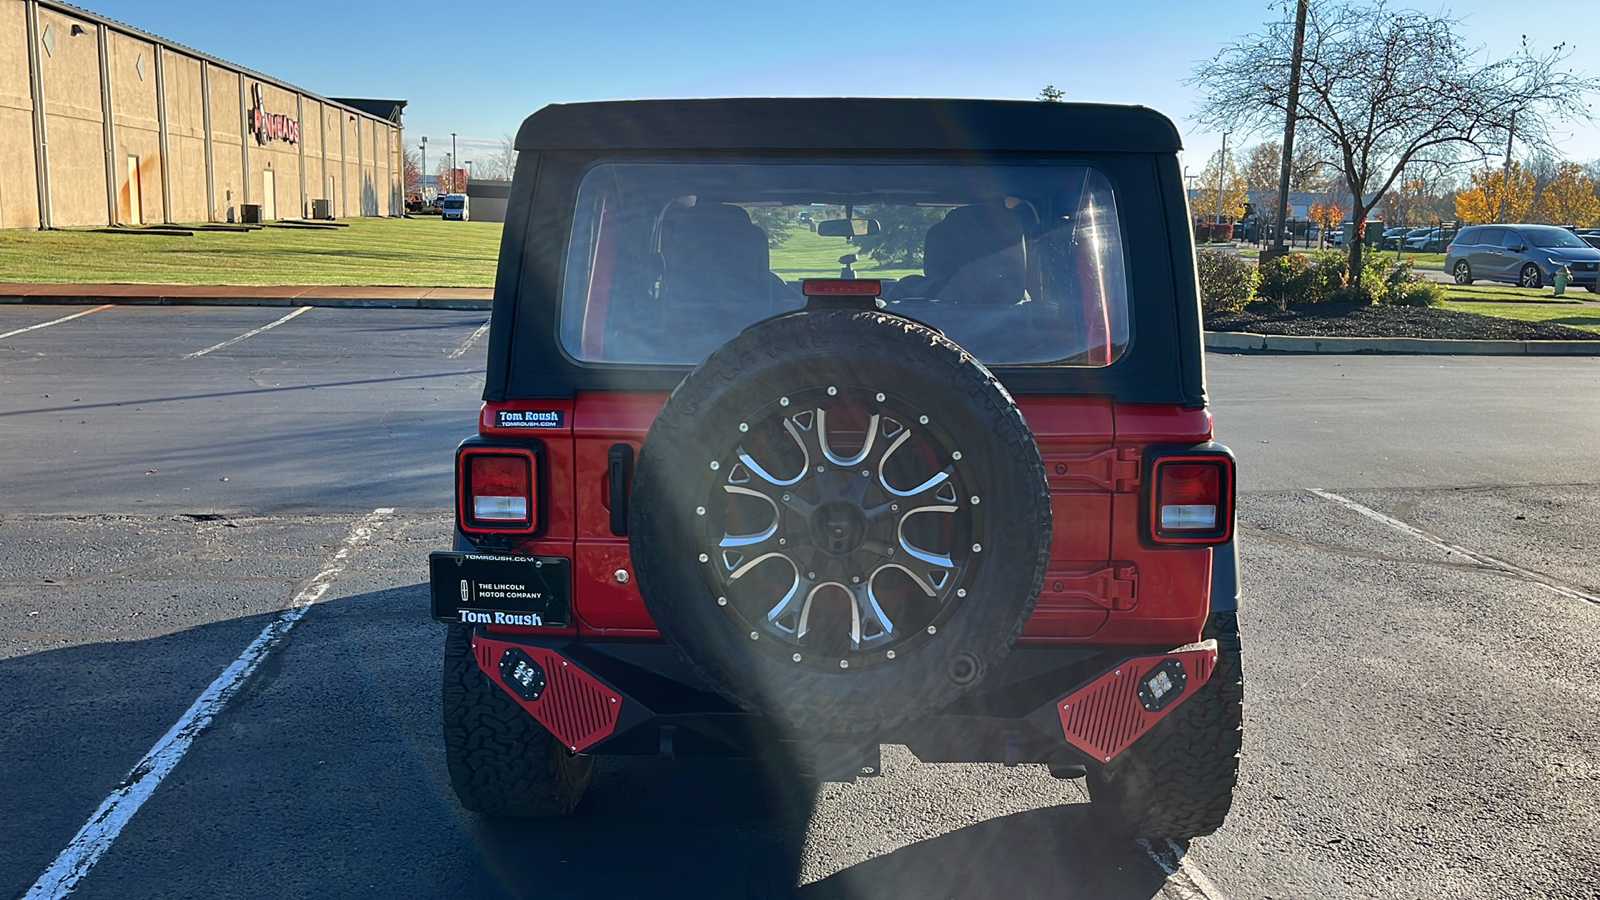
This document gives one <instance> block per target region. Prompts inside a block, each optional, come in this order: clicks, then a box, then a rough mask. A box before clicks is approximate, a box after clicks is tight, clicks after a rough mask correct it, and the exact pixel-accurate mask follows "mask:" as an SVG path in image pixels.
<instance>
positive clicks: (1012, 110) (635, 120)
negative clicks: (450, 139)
mask: <svg viewBox="0 0 1600 900" xmlns="http://www.w3.org/2000/svg"><path fill="white" fill-rule="evenodd" d="M517 149H518V150H533V151H538V150H686V149H700V150H808V149H816V150H941V151H949V150H958V151H959V150H973V151H980V152H983V151H992V152H994V151H997V152H1005V151H1022V152H1026V151H1046V152H1054V153H1061V152H1068V153H1072V152H1077V153H1095V152H1109V153H1118V152H1124V153H1176V152H1177V151H1179V150H1181V149H1183V142H1182V140H1181V139H1180V138H1179V136H1178V129H1177V128H1176V127H1175V126H1174V125H1173V124H1172V120H1170V119H1168V118H1167V117H1166V116H1163V115H1162V114H1161V113H1158V112H1156V111H1155V110H1153V109H1148V108H1146V107H1143V106H1113V105H1109V104H1101V103H1043V102H1039V101H1033V100H903V99H861V98H850V99H838V98H799V97H795V98H770V97H768V98H748V99H733V100H628V101H616V102H607V103H570V104H557V105H554V106H546V107H545V108H544V109H541V110H539V111H538V112H536V113H534V114H533V115H531V116H529V117H528V118H527V120H526V121H524V122H523V123H522V128H521V130H520V131H518V132H517Z"/></svg>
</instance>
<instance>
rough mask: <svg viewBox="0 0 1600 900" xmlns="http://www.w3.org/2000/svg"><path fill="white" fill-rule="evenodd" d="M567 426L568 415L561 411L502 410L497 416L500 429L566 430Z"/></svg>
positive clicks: (496, 422) (496, 423)
mask: <svg viewBox="0 0 1600 900" xmlns="http://www.w3.org/2000/svg"><path fill="white" fill-rule="evenodd" d="M566 424H567V417H566V414H565V413H564V412H563V411H562V410H559V409H535V410H513V409H502V410H500V411H499V412H498V413H496V414H495V425H496V426H497V427H500V428H565V427H566Z"/></svg>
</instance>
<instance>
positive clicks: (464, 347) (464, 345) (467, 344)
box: [449, 322, 489, 359]
mask: <svg viewBox="0 0 1600 900" xmlns="http://www.w3.org/2000/svg"><path fill="white" fill-rule="evenodd" d="M488 330H489V323H488V322H485V323H483V324H482V325H479V326H478V330H477V331H474V332H473V333H472V334H471V335H469V336H468V337H467V339H466V340H464V341H462V342H461V346H459V347H457V348H455V349H454V350H451V351H450V357H449V358H450V359H460V358H461V356H462V354H464V353H466V352H467V351H468V350H471V349H472V345H473V344H476V343H477V342H478V338H481V337H483V334H484V332H486V331H488Z"/></svg>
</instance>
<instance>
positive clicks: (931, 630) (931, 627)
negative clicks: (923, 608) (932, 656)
mask: <svg viewBox="0 0 1600 900" xmlns="http://www.w3.org/2000/svg"><path fill="white" fill-rule="evenodd" d="M928 633H929V634H938V633H939V629H937V628H935V627H933V626H932V625H929V626H928Z"/></svg>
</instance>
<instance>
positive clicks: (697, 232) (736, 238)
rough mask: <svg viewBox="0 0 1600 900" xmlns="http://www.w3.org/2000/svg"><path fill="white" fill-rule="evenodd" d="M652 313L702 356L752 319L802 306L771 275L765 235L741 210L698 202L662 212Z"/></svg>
mask: <svg viewBox="0 0 1600 900" xmlns="http://www.w3.org/2000/svg"><path fill="white" fill-rule="evenodd" d="M659 246H660V250H661V287H660V292H659V294H658V296H657V303H656V310H655V313H656V316H655V318H658V319H659V321H660V322H661V324H662V325H663V326H666V325H670V326H671V331H672V333H673V334H676V335H680V336H682V337H683V338H684V339H686V340H689V341H691V342H693V343H694V344H695V347H696V350H697V351H698V349H699V348H700V347H702V346H703V347H704V353H700V355H701V356H704V355H705V354H706V353H710V352H711V350H713V349H715V348H716V347H719V346H721V345H722V344H723V343H726V342H727V341H728V340H730V339H732V338H733V337H734V335H736V334H738V333H739V332H740V331H741V330H743V329H744V328H745V327H746V326H748V325H750V324H751V323H753V322H756V321H759V320H761V319H764V318H767V317H768V316H772V315H776V314H777V313H779V312H783V311H784V310H786V309H795V308H798V307H799V306H800V305H801V301H800V298H799V296H798V295H796V294H795V293H794V291H792V290H791V289H790V288H789V287H788V286H787V285H785V284H784V283H783V280H782V279H781V278H779V277H778V276H776V275H774V274H773V273H772V267H771V265H772V264H771V255H770V253H769V251H768V249H767V233H766V232H765V231H763V230H762V229H761V226H759V225H757V224H755V223H754V222H752V221H750V215H749V214H748V213H746V212H745V211H744V210H743V209H741V208H739V207H737V206H732V205H729V204H726V203H708V202H705V201H701V202H698V203H696V204H695V205H694V206H686V205H684V204H682V203H673V204H672V205H671V206H669V207H667V210H666V211H665V212H664V213H663V214H662V218H661V231H660V244H659Z"/></svg>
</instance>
